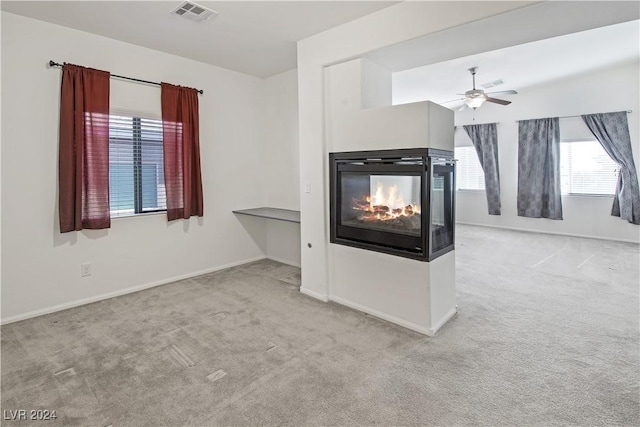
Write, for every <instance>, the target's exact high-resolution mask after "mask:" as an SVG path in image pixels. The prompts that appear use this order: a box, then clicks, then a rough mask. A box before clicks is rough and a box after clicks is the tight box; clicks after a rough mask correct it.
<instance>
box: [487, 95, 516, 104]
mask: <svg viewBox="0 0 640 427" xmlns="http://www.w3.org/2000/svg"><path fill="white" fill-rule="evenodd" d="M485 100H486V101H487V102H493V103H494V104H500V105H509V104H511V101H505V100H504V99H498V98H489V97H488V96H487V98H486V99H485Z"/></svg>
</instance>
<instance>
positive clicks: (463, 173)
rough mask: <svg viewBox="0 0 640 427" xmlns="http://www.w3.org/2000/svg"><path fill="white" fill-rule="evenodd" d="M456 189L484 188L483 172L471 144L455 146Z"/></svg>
mask: <svg viewBox="0 0 640 427" xmlns="http://www.w3.org/2000/svg"><path fill="white" fill-rule="evenodd" d="M455 156H456V159H457V160H458V162H457V163H456V168H457V171H456V190H483V191H484V190H485V186H484V172H483V171H482V166H480V161H479V160H478V154H477V153H476V149H475V147H473V146H465V147H455Z"/></svg>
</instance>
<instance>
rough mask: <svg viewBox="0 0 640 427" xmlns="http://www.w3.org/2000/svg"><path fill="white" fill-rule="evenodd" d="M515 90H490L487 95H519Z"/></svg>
mask: <svg viewBox="0 0 640 427" xmlns="http://www.w3.org/2000/svg"><path fill="white" fill-rule="evenodd" d="M517 94H518V92H516V91H515V90H499V91H497V92H488V93H487V95H492V96H493V95H517Z"/></svg>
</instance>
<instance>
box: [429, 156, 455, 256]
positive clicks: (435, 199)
mask: <svg viewBox="0 0 640 427" xmlns="http://www.w3.org/2000/svg"><path fill="white" fill-rule="evenodd" d="M453 173H454V166H453V164H452V163H451V162H441V163H437V162H434V163H433V165H432V175H431V253H435V252H438V251H440V250H442V249H444V248H446V247H448V246H451V245H453V208H454V206H453V197H452V196H453V191H454V189H453V185H454V184H453Z"/></svg>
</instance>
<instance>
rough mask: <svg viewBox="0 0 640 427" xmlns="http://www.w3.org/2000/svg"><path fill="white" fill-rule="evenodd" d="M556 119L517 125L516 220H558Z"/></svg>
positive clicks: (560, 204) (559, 202) (558, 180)
mask: <svg viewBox="0 0 640 427" xmlns="http://www.w3.org/2000/svg"><path fill="white" fill-rule="evenodd" d="M558 123H559V120H558V118H557V117H554V118H550V119H535V120H522V121H520V122H519V123H518V216H526V217H530V218H549V219H562V199H561V197H560V127H559V125H558Z"/></svg>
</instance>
